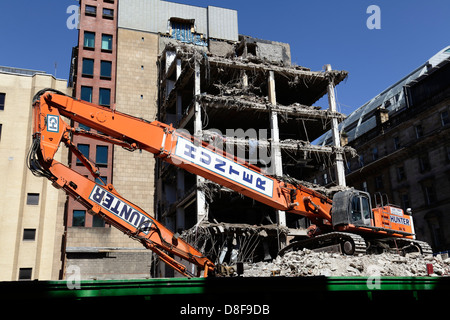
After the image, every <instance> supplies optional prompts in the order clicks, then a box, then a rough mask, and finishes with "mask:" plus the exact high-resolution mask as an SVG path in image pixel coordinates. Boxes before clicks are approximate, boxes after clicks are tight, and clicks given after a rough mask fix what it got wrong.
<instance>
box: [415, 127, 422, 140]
mask: <svg viewBox="0 0 450 320" xmlns="http://www.w3.org/2000/svg"><path fill="white" fill-rule="evenodd" d="M414 130H415V131H416V138H417V139H419V138H421V137H422V136H423V128H422V125H420V124H419V125H417V126H415V127H414Z"/></svg>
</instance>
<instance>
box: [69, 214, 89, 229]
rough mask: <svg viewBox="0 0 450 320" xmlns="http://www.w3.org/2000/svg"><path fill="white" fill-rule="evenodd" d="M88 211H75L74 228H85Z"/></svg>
mask: <svg viewBox="0 0 450 320" xmlns="http://www.w3.org/2000/svg"><path fill="white" fill-rule="evenodd" d="M85 222H86V210H73V218H72V227H84V225H85Z"/></svg>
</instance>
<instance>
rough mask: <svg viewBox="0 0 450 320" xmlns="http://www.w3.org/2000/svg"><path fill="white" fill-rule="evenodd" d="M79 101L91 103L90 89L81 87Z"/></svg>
mask: <svg viewBox="0 0 450 320" xmlns="http://www.w3.org/2000/svg"><path fill="white" fill-rule="evenodd" d="M80 98H81V100H84V101H87V102H92V87H84V86H82V87H81V94H80Z"/></svg>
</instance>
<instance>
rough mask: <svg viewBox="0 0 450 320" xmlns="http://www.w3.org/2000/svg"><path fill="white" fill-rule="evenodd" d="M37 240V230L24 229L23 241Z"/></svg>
mask: <svg viewBox="0 0 450 320" xmlns="http://www.w3.org/2000/svg"><path fill="white" fill-rule="evenodd" d="M35 239H36V229H23V240H28V241H34V240H35Z"/></svg>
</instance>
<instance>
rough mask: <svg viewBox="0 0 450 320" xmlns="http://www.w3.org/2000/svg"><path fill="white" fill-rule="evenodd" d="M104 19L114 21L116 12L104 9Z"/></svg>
mask: <svg viewBox="0 0 450 320" xmlns="http://www.w3.org/2000/svg"><path fill="white" fill-rule="evenodd" d="M103 18H105V19H114V10H113V9H108V8H103Z"/></svg>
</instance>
